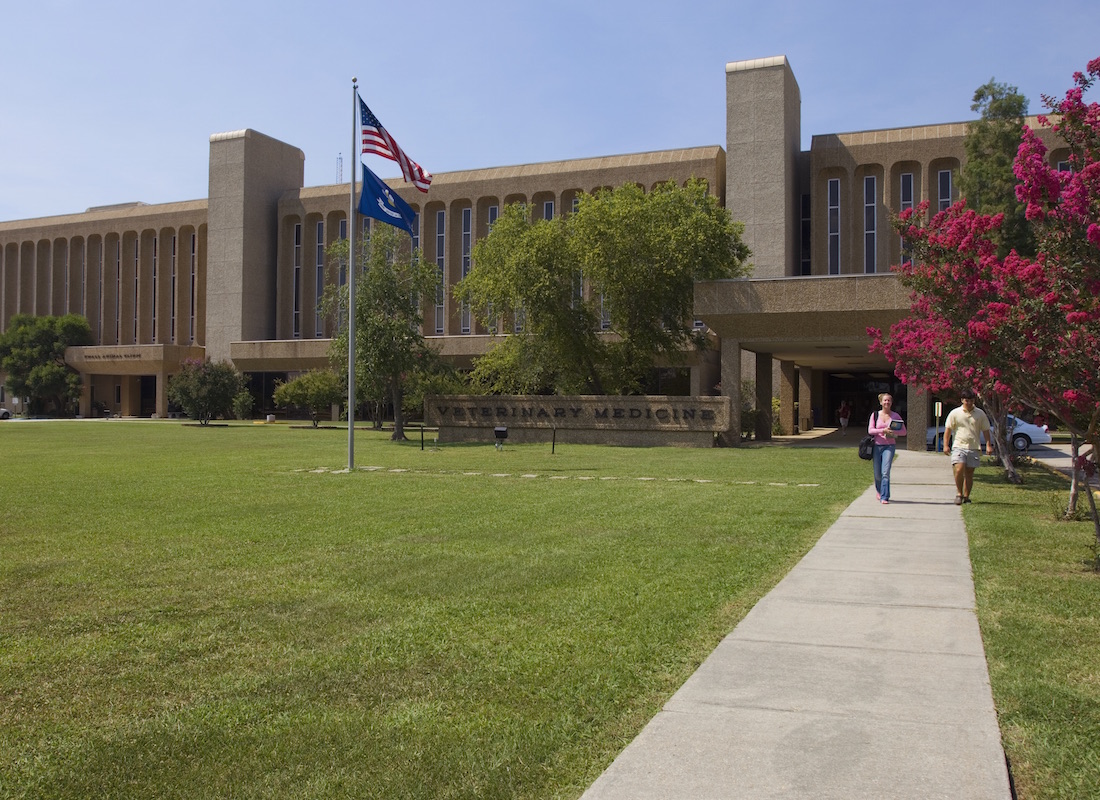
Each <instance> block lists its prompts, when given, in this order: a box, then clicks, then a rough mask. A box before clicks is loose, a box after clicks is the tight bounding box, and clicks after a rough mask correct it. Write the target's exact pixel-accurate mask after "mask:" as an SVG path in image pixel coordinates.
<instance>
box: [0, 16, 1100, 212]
mask: <svg viewBox="0 0 1100 800" xmlns="http://www.w3.org/2000/svg"><path fill="white" fill-rule="evenodd" d="M0 22H2V25H3V30H4V35H3V44H2V45H0V87H2V91H0V98H2V102H3V111H2V116H0V220H15V219H25V218H31V217H38V216H46V215H52V214H61V213H72V212H78V211H83V210H84V209H86V208H87V207H89V206H96V205H107V204H112V203H121V202H128V201H132V200H141V201H144V202H148V203H159V202H168V201H174V200H191V199H196V198H203V197H206V193H207V166H208V164H207V160H208V150H209V137H210V135H211V134H212V133H218V132H223V131H232V130H239V129H242V128H254V129H256V130H258V131H261V132H263V133H265V134H267V135H269V136H273V137H275V138H277V139H281V140H282V141H285V142H288V143H290V144H293V145H295V146H296V147H299V148H301V149H302V150H303V152H304V153H305V155H306V162H305V176H306V185H307V186H317V185H322V184H329V183H336V182H337V179H338V177H339V174H338V172H337V158H338V156H340V155H341V154H342V156H343V177H344V180H347V179H348V178H349V176H350V174H351V168H352V164H353V163H354V161H355V156H354V155H353V154H352V153H351V152H350V150H351V138H352V133H351V124H352V123H351V117H352V111H351V79H352V78H353V77H358V79H359V84H360V87H361V90H362V94H363V96H364V98H365V99H366V101H367V103H368V104H370V106H371V108H372V109H373V110H374V112H375V113H376V114H377V115H378V116H379V118H380V119H381V120H382V122H383V124H385V126H386V127H387V129H389V131H390V133H392V134H393V135H394V137H395V138H396V139H397V141H398V142H399V143H400V144H401V146H402V147H403V148H404V149H405V150H406V151H407V152H408V153H409V155H410V156H411V157H412V158H414V159H415V160H417V161H418V162H419V163H420V164H421V165H423V166H424V168H425V169H427V170H429V171H430V172H433V173H440V172H448V171H452V170H459V169H469V168H478V167H490V166H500V165H508V164H524V163H531V162H540V161H552V160H557V159H562V158H574V157H586V156H601V155H613V154H619V153H632V152H643V151H649V150H661V149H665V148H673V147H690V146H696V145H709V144H718V145H723V146H724V145H725V98H724V92H725V65H726V63H727V62H729V61H739V60H742V59H749V58H763V57H767V56H773V55H780V54H782V55H786V56H787V57H788V59H789V60H790V63H791V66H792V67H793V69H794V73H795V77H796V79H797V80H798V83H799V86H800V88H801V91H802V130H803V137H804V144H805V145H808V143H809V137H810V136H811V135H812V134H814V133H836V132H843V131H850V130H863V129H868V128H884V127H898V126H908V125H914V124H920V123H938V122H956V121H960V120H967V119H971V118H973V116H974V115H973V113H972V112H971V111H970V101H971V96H972V95H973V92H974V89H975V88H976V87H978V86H980V85H982V84H983V83H985V82H986V81H988V80H989V79H990V78H996V79H997V80H998V81H1001V82H1004V83H1009V84H1012V85H1015V86H1018V87H1019V89H1020V91H1021V92H1022V93H1023V94H1024V95H1025V96H1027V97H1028V99H1029V101H1030V104H1031V112H1032V113H1038V112H1041V111H1042V110H1043V104H1042V99H1041V95H1042V94H1044V93H1046V94H1055V95H1060V94H1062V93H1063V92H1064V91H1065V89H1067V88H1068V87H1069V86H1070V83H1071V76H1072V74H1073V72H1074V71H1075V70H1080V69H1084V67H1085V64H1086V63H1087V62H1088V60H1089V59H1091V58H1095V57H1097V56H1100V33H1098V32H1100V2H1097V0H1045V2H1044V3H1042V4H1039V3H1036V2H1034V0H1031V1H1030V2H1026V3H1025V2H1020V1H1019V0H999V1H995V0H952V1H951V2H945V1H944V0H925V1H924V2H920V3H902V2H892V1H891V0H874V1H873V2H872V1H870V0H866V1H865V0H858V1H856V2H846V1H845V0H840V2H836V1H835V0H834V2H825V0H813V1H812V2H811V1H810V0H771V2H760V1H759V0H753V1H752V2H743V1H742V0H679V1H678V2H656V1H655V0H557V2H554V3H521V2H516V1H515V0H509V1H508V2H504V1H503V0H475V1H474V2H467V3H457V2H454V0H416V1H415V2H393V1H392V0H390V1H389V2H380V1H379V0H360V1H359V2H348V1H347V0H331V1H329V0H317V2H312V3H301V2H294V3H289V2H283V0H188V2H185V3H165V2H160V0H140V2H123V1H122V0H97V2H87V1H86V0H73V1H72V2H59V1H58V0H35V1H34V2H26V3H18V4H16V3H5V4H4V5H3V7H2V9H0ZM368 158H369V161H368V164H370V165H371V166H372V168H373V169H375V171H376V172H378V173H379V174H380V175H382V176H383V177H387V178H388V177H392V176H395V175H397V174H398V173H397V171H396V168H395V165H393V164H392V163H391V162H388V161H384V160H382V159H379V158H377V157H368Z"/></svg>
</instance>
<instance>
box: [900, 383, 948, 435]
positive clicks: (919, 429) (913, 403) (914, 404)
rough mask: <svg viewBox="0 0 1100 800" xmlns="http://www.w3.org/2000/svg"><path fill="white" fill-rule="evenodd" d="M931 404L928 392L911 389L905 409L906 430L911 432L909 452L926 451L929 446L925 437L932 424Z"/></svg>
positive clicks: (911, 387)
mask: <svg viewBox="0 0 1100 800" xmlns="http://www.w3.org/2000/svg"><path fill="white" fill-rule="evenodd" d="M930 403H931V398H929V396H928V392H926V391H924V390H923V389H917V388H916V387H915V386H910V387H909V391H908V398H907V402H906V407H905V428H906V430H908V431H909V435H908V437H906V449H907V450H924V449H925V447H926V446H927V445H926V444H925V441H924V437H925V431H926V430H927V429H928V426H930V425H931V424H932V423H931V421H930V418H931V416H930V414H929V411H928V407H929V405H930ZM944 413H946V412H944Z"/></svg>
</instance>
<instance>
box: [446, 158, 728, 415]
mask: <svg viewBox="0 0 1100 800" xmlns="http://www.w3.org/2000/svg"><path fill="white" fill-rule="evenodd" d="M742 231H743V227H742V226H741V224H740V223H735V222H734V221H732V220H731V219H730V217H729V212H727V211H726V210H725V209H724V208H722V206H721V204H720V203H719V202H718V199H717V198H716V197H714V196H712V195H710V194H708V192H707V188H706V184H705V182H703V181H698V180H693V181H691V182H689V183H688V185H687V186H684V187H680V186H676V185H675V184H674V183H667V184H662V185H659V186H657V187H655V188H654V189H653V190H652V191H650V192H645V191H643V190H642V189H641V188H640V187H639V186H636V185H634V184H627V185H624V186H620V187H619V188H617V189H614V190H601V191H600V192H598V193H596V194H595V195H583V196H582V197H581V198H580V200H579V203H578V207H577V209H576V211H575V212H574V213H572V214H569V215H567V216H563V217H558V218H556V219H553V220H538V221H532V220H531V219H530V218H529V214H528V210H527V209H526V208H525V207H524V206H519V205H513V206H508V207H506V208H505V209H504V211H503V212H502V214H501V216H500V217H499V218H498V219H497V221H496V223H495V224H494V226H493V230H492V232H491V234H490V235H489V236H488V237H486V238H485V239H483V240H481V241H480V242H478V244H477V245H475V247H474V252H473V258H474V264H475V267H474V269H473V270H472V271H471V272H470V274H469V275H468V276H467V277H466V278H464V279H463V280H462V281H461V282H460V283H459V285H458V286H457V287H456V295H457V297H458V298H459V299H460V300H462V301H463V302H465V303H468V304H469V305H470V308H471V309H472V310H473V311H474V313H475V314H476V315H477V316H478V318H479V319H480V320H481V321H482V322H483V323H484V324H485V325H487V326H489V327H492V326H493V325H495V324H496V322H497V319H498V318H500V317H508V318H511V319H513V320H518V321H520V322H521V325H520V326H519V327H521V331H520V332H519V333H517V334H515V335H510V336H509V337H508V338H507V339H505V340H503V342H502V343H501V344H498V345H497V346H496V347H494V348H493V350H492V351H490V353H489V354H487V355H486V356H485V357H483V359H481V360H480V361H479V362H478V364H477V366H476V368H475V372H474V378H475V379H476V380H477V381H479V383H480V384H481V385H482V387H483V388H488V389H490V390H493V391H532V390H535V391H555V392H559V393H563V394H570V393H578V392H579V393H591V394H627V393H631V392H636V391H638V390H639V389H640V388H641V386H642V385H643V384H644V381H645V377H646V375H647V374H648V372H649V370H650V369H651V368H652V366H653V364H654V362H655V361H656V360H658V359H661V358H665V359H673V360H674V359H676V358H678V357H679V355H680V354H681V353H682V352H683V351H684V350H687V349H691V348H704V347H705V346H706V338H705V336H704V335H703V333H702V332H701V331H698V330H696V329H695V328H694V325H693V315H692V308H693V305H694V287H695V282H696V281H699V280H712V279H717V278H732V277H737V276H740V275H744V274H747V272H748V265H747V264H746V260H747V258H748V256H749V251H748V247H747V246H746V245H745V244H744V243H743V242H742V241H741V233H742ZM601 330H603V331H605V333H601Z"/></svg>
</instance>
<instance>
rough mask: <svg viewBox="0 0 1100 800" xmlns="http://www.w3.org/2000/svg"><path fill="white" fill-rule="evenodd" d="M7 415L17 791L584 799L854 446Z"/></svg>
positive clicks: (847, 474) (0, 449)
mask: <svg viewBox="0 0 1100 800" xmlns="http://www.w3.org/2000/svg"><path fill="white" fill-rule="evenodd" d="M346 447H347V432H346V430H329V431H326V430H319V431H313V430H307V429H297V428H292V427H290V426H286V425H231V426H228V427H220V428H210V429H202V428H198V427H191V426H185V425H181V424H178V423H172V422H157V423H141V422H120V421H110V422H105V421H86V422H43V423H30V422H7V423H3V424H0V454H2V457H3V463H4V465H5V467H6V469H5V470H4V477H3V479H2V480H0V796H2V797H5V798H7V797H28V798H29V797H34V798H38V797H49V798H89V797H96V798H124V797H125V798H130V797H134V798H137V797H140V798H175V797H179V798H183V797H199V796H204V797H233V798H258V797H263V798H280V797H287V798H301V797H309V798H343V797H356V798H432V800H438V799H439V798H472V797H477V798H574V797H577V796H578V795H579V794H580V793H581V792H582V791H583V790H584V789H585V788H586V787H587V786H588V785H589V784H590V783H591V781H593V780H594V779H595V778H596V777H597V776H598V775H599V774H600V772H601V771H602V770H603V769H604V768H605V767H606V765H607V764H608V763H610V761H611V760H612V759H613V758H614V756H615V755H616V754H617V753H618V752H619V751H620V750H621V749H622V748H623V747H624V746H625V744H626V743H627V742H629V741H630V739H632V738H633V737H634V735H636V733H637V732H638V731H639V730H640V728H641V727H642V726H643V725H644V724H645V722H646V721H647V720H648V719H649V718H650V717H651V716H652V715H653V714H654V713H656V711H657V710H658V709H659V708H660V706H661V704H662V703H663V702H664V701H665V700H666V699H667V698H668V697H669V696H670V695H671V693H672V692H673V691H675V689H676V688H677V687H679V685H680V684H681V683H682V682H683V681H684V680H685V679H686V678H687V676H688V675H690V674H691V672H692V671H693V670H694V669H695V668H696V666H697V665H698V664H699V663H700V662H701V661H702V659H703V658H704V657H705V656H706V655H707V654H708V653H709V652H710V651H711V650H712V649H713V648H714V646H715V645H716V644H717V643H718V641H719V640H720V639H721V638H722V636H724V635H725V634H726V633H727V632H728V631H730V630H731V629H732V628H733V627H734V625H736V623H737V622H738V621H739V620H740V619H741V618H742V617H743V615H744V614H745V613H746V612H747V611H748V610H749V609H750V608H751V607H752V605H753V604H754V603H755V602H756V601H757V600H758V599H759V598H760V597H761V596H763V595H764V594H765V593H766V592H767V591H768V590H769V589H770V588H771V587H772V586H773V585H774V584H775V583H776V582H777V581H778V580H779V579H781V578H782V577H783V575H785V574H786V572H787V571H789V569H790V568H791V567H792V566H793V565H794V564H795V563H796V562H797V561H798V560H799V559H800V558H801V556H802V555H803V554H804V553H805V552H806V551H807V550H808V549H809V548H810V547H811V546H812V545H813V543H814V542H815V541H816V540H817V539H818V537H819V536H820V535H821V534H822V533H823V532H824V531H825V529H826V528H827V527H828V526H829V525H830V524H831V523H832V522H833V521H834V520H835V519H836V517H837V516H838V515H839V513H840V512H841V511H842V510H843V508H844V507H845V506H846V505H847V504H848V503H849V502H851V500H853V499H854V498H855V497H856V496H857V495H858V494H859V493H860V492H861V491H863V490H864V489H865V488H866V486H867V484H868V481H869V470H868V469H867V466H866V464H864V463H863V462H860V461H859V460H858V459H856V458H855V457H854V454H853V453H852V451H851V450H850V449H803V448H799V449H798V450H792V449H788V448H781V447H767V448H745V449H730V450H685V449H672V448H653V449H626V448H606V447H595V446H580V445H563V444H560V443H559V444H558V446H557V452H556V454H551V452H550V447H549V445H514V444H510V445H508V446H506V448H505V449H504V450H503V451H502V452H497V451H496V450H495V449H494V448H493V447H492V446H491V445H450V446H443V447H440V448H432V447H431V446H430V445H429V447H428V448H426V449H424V450H421V449H420V443H419V440H418V439H416V440H414V441H411V442H408V443H392V442H389V441H388V437H387V435H386V434H377V433H374V432H370V431H362V432H359V433H357V441H356V464H357V466H358V467H360V468H359V469H356V470H355V471H354V472H351V473H348V472H346V471H343V472H342V471H341V470H342V469H343V468H345V467H346V466H347V449H346Z"/></svg>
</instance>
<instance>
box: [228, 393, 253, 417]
mask: <svg viewBox="0 0 1100 800" xmlns="http://www.w3.org/2000/svg"><path fill="white" fill-rule="evenodd" d="M255 405H256V398H254V397H253V396H252V392H250V391H248V389H241V391H239V392H237V394H236V396H235V397H234V398H233V416H235V417H236V418H237V419H252V407H253V406H255Z"/></svg>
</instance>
